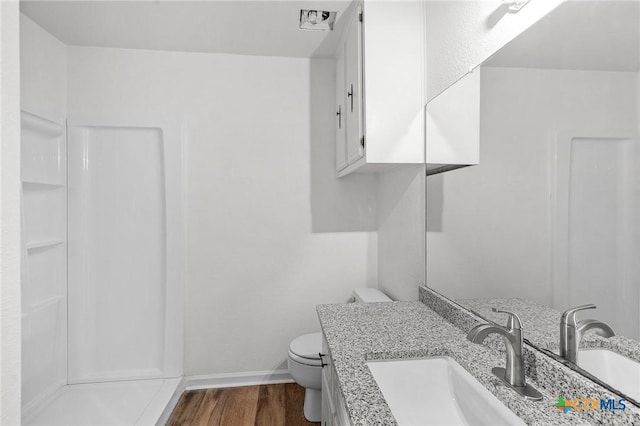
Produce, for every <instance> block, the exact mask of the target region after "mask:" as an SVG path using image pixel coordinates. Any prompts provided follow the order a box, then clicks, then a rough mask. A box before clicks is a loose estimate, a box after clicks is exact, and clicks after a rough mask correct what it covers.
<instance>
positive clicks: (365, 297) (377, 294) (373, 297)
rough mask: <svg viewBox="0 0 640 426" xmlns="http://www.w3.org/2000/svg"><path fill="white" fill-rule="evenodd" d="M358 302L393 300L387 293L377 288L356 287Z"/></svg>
mask: <svg viewBox="0 0 640 426" xmlns="http://www.w3.org/2000/svg"><path fill="white" fill-rule="evenodd" d="M353 297H354V298H355V300H356V303H372V302H392V300H391V299H389V297H387V295H386V294H384V293H383V292H381V291H380V290H378V289H377V288H356V289H355V290H353Z"/></svg>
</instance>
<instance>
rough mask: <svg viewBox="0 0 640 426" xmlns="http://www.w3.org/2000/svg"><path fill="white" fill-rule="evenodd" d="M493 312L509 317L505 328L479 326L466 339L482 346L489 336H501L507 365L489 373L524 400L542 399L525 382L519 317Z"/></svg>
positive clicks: (494, 309)
mask: <svg viewBox="0 0 640 426" xmlns="http://www.w3.org/2000/svg"><path fill="white" fill-rule="evenodd" d="M493 312H500V313H503V314H507V315H509V319H508V320H507V326H506V327H502V326H500V325H493V324H479V325H477V326H475V327H473V328H472V329H471V331H469V334H468V335H467V339H469V340H470V341H471V342H473V343H477V344H482V342H484V339H486V338H487V336H488V335H489V334H499V335H500V336H502V338H503V339H504V344H505V346H506V348H507V365H506V368H502V367H494V368H493V369H492V370H491V371H492V372H493V374H495V375H496V376H497V377H498V378H499V379H500V380H502V381H503V382H505V383H506V384H507V385H509V386H510V387H511V388H513V389H514V390H515V391H516V392H518V393H519V394H520V395H522V396H524V397H525V398H528V399H532V400H536V401H537V400H540V399H542V395H541V394H540V392H538V391H537V390H536V389H535V388H534V387H533V386H531V385H528V384H527V383H526V380H525V374H524V358H523V356H522V345H523V340H522V321H520V317H519V316H518V315H517V314H515V313H513V312H509V311H499V310H498V309H496V308H493Z"/></svg>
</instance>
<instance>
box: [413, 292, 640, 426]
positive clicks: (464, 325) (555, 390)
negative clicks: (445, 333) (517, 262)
mask: <svg viewBox="0 0 640 426" xmlns="http://www.w3.org/2000/svg"><path fill="white" fill-rule="evenodd" d="M419 297H420V301H421V302H422V303H424V304H425V305H426V306H428V307H430V308H432V309H434V310H435V311H436V312H437V313H438V314H439V315H441V316H442V317H443V318H445V319H446V320H447V321H449V322H451V323H452V324H453V325H455V326H456V327H458V328H460V329H461V330H463V331H464V332H466V331H468V330H469V329H470V328H471V327H473V326H474V325H475V324H477V323H478V322H484V321H483V320H481V319H480V318H479V317H478V316H477V315H475V314H474V313H473V312H471V311H469V310H468V309H467V308H466V307H462V306H460V305H459V304H458V302H454V301H451V300H450V299H447V298H446V297H444V296H442V295H440V294H439V293H437V292H435V291H433V290H431V289H428V288H426V287H420V288H419ZM494 301H495V300H494ZM491 303H493V302H491ZM483 306H484V305H483ZM494 306H495V307H500V306H496V305H491V307H494ZM503 308H506V307H505V306H503ZM510 310H511V309H510ZM513 310H515V309H513ZM476 312H477V311H476ZM489 312H491V314H493V315H496V319H497V321H496V322H498V323H500V322H501V321H500V320H501V319H502V320H503V321H504V318H499V317H498V316H502V315H504V314H496V313H494V312H492V311H491V310H490V308H489ZM518 313H519V312H518ZM524 322H525V321H524V320H523V323H524ZM558 322H559V320H558ZM523 326H524V325H523ZM558 333H559V332H558ZM595 337H597V338H598V339H599V340H606V339H602V338H600V337H598V336H595ZM626 340H629V339H626ZM485 345H487V346H489V347H491V348H493V349H495V350H498V351H500V352H504V351H505V347H504V343H502V342H501V341H500V339H496V338H493V339H492V338H491V336H490V338H488V339H486V340H485ZM524 357H525V369H526V375H527V378H528V379H530V380H531V382H532V383H536V384H537V385H538V387H539V390H541V391H544V392H546V393H548V394H550V395H562V396H564V397H565V399H573V398H584V397H588V398H598V399H610V398H611V399H616V400H617V399H620V398H621V396H620V395H619V394H618V393H615V392H612V391H610V390H609V389H606V388H604V387H602V386H601V385H599V384H598V383H595V382H593V381H591V380H589V379H588V378H587V377H584V376H583V375H582V374H580V373H578V372H576V371H573V370H571V369H569V368H567V367H566V366H564V365H562V364H560V363H558V362H556V361H555V360H553V359H552V358H550V357H549V356H547V355H545V354H544V353H542V352H540V351H539V350H536V349H534V348H531V347H529V346H528V345H525V347H524ZM627 407H628V408H627V410H625V411H624V413H622V412H607V411H598V410H595V411H589V412H586V413H583V415H584V416H587V417H588V418H589V422H591V423H594V424H616V425H625V424H633V425H640V409H638V408H637V407H634V406H630V405H629V404H627Z"/></svg>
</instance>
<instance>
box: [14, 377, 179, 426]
mask: <svg viewBox="0 0 640 426" xmlns="http://www.w3.org/2000/svg"><path fill="white" fill-rule="evenodd" d="M181 380H182V379H180V378H177V379H157V380H135V381H134V380H131V381H123V382H108V383H107V382H105V383H87V384H79V385H67V386H64V387H63V388H62V389H61V390H60V391H58V392H57V393H56V394H55V395H54V396H53V397H52V398H51V399H49V401H48V402H47V403H46V404H44V405H43V407H42V408H40V409H39V410H38V411H36V412H34V413H32V414H30V415H28V416H27V417H26V418H23V424H24V425H47V426H57V425H60V426H63V425H64V426H85V425H92V426H107V425H114V426H115V425H117V426H128V425H131V426H134V425H156V424H164V423H165V422H166V421H167V420H168V416H169V415H170V414H171V411H172V410H173V408H174V407H175V405H176V403H177V402H178V398H179V397H180V391H181V386H180V385H181Z"/></svg>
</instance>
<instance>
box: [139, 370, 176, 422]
mask: <svg viewBox="0 0 640 426" xmlns="http://www.w3.org/2000/svg"><path fill="white" fill-rule="evenodd" d="M184 385H185V379H184V377H182V378H180V381H179V382H178V384H177V385H174V386H175V387H174V389H173V391H172V392H171V398H169V402H168V403H167V405H166V406H165V407H164V410H162V414H161V415H160V418H159V419H157V421H156V422H155V424H156V426H162V425H166V424H167V422H168V421H169V418H170V417H171V414H172V413H173V410H175V408H176V405H178V401H179V400H180V397H181V396H182V393H183V392H184ZM139 423H140V424H152V423H143V422H139Z"/></svg>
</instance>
